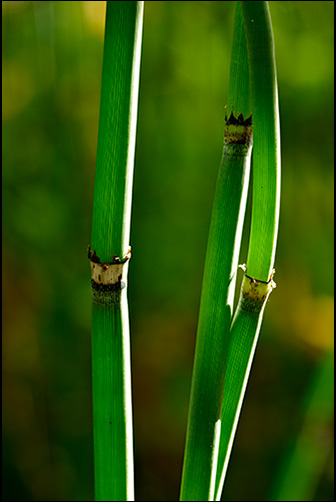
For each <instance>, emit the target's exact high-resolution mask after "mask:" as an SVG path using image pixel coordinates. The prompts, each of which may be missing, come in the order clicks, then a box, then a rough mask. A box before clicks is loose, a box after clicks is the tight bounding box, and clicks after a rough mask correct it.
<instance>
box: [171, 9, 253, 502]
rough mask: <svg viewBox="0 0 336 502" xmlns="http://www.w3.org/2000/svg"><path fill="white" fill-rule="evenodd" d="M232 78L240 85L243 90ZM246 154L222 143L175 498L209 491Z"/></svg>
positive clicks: (238, 104)
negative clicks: (183, 448) (182, 457)
mask: <svg viewBox="0 0 336 502" xmlns="http://www.w3.org/2000/svg"><path fill="white" fill-rule="evenodd" d="M238 15H239V14H238ZM242 39H244V34H243V29H242V19H241V17H240V19H238V21H237V22H236V24H235V32H234V42H233V51H232V56H231V75H230V92H229V104H230V105H232V106H233V109H234V110H235V111H236V110H238V111H239V112H245V117H247V116H248V115H247V113H248V106H249V105H248V104H249V95H248V92H246V91H247V90H248V73H247V72H248V66H247V57H246V45H245V44H242ZM244 56H245V57H244ZM237 82H240V83H241V85H243V86H245V92H244V93H241V92H240V88H239V86H238V85H237V84H236V83H237ZM243 89H244V87H243ZM229 113H230V112H229ZM250 159H251V147H249V148H246V147H244V146H237V145H235V147H234V148H232V147H231V146H229V145H225V146H224V149H223V157H222V161H221V164H220V168H219V174H218V179H217V185H216V192H215V198H214V203H213V208H212V218H211V223H210V230H209V237H208V245H207V254H206V260H205V267H204V274H203V286H202V296H201V304H200V312H199V319H198V328H197V338H196V348H195V359H194V367H193V377H192V388H191V397H190V404H189V415H188V426H187V437H186V445H185V453H184V463H183V471H182V482H181V492H180V500H212V498H213V495H214V489H215V484H214V483H215V475H216V466H217V454H218V446H219V438H220V418H221V409H222V399H223V386H224V370H225V364H226V358H227V352H228V346H229V327H230V323H231V316H232V309H233V298H234V288H235V281H236V272H237V266H238V256H239V249H240V241H241V235H242V228H243V222H244V216H245V207H246V198H247V189H248V181H249V172H250Z"/></svg>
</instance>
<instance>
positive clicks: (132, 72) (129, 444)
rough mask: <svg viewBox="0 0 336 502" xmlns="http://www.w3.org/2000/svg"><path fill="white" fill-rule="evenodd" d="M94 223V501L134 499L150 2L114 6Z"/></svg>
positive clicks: (108, 21)
mask: <svg viewBox="0 0 336 502" xmlns="http://www.w3.org/2000/svg"><path fill="white" fill-rule="evenodd" d="M106 4H107V7H106V9H107V10H106V26H105V43H104V57H103V72H102V88H101V104H100V117H99V133H98V149H97V161H96V174H95V189H94V203H93V217H92V236H91V247H89V258H90V261H91V274H92V276H91V284H92V300H93V301H92V393H93V428H94V479H95V499H96V500H98V501H116V500H125V501H126V500H134V468H133V427H132V397H131V366H130V340H129V318H128V305H127V288H126V286H127V269H128V263H129V258H130V252H129V237H130V217H131V200H132V183H133V163H134V149H135V135H136V122H137V105H138V92H139V72H140V54H141V40H142V19H143V2H121V1H120V2H119V1H114V2H107V3H106Z"/></svg>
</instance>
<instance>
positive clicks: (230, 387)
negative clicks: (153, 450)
mask: <svg viewBox="0 0 336 502" xmlns="http://www.w3.org/2000/svg"><path fill="white" fill-rule="evenodd" d="M241 5H242V12H243V18H244V26H245V32H246V41H247V48H248V57H249V69H250V86H251V104H252V114H253V141H254V144H253V159H254V164H253V204H252V226H251V234H250V242H249V251H248V263H247V268H246V269H245V270H246V273H245V277H244V279H243V283H242V288H241V292H240V298H239V302H238V306H237V309H236V312H235V315H234V319H233V322H232V326H231V328H230V348H229V354H228V362H227V368H226V373H225V386H224V397H223V411H222V433H221V438H220V445H219V460H218V467H217V476H216V489H215V494H216V500H220V497H221V492H222V489H223V484H224V480H225V476H226V472H227V467H228V463H229V458H230V453H231V449H232V444H233V440H234V436H235V432H236V428H237V424H238V420H239V416H240V411H241V407H242V402H243V398H244V394H245V390H246V385H247V381H248V377H249V373H250V369H251V365H252V361H253V355H254V351H255V348H256V344H257V339H258V335H259V331H260V327H261V323H262V317H263V313H264V308H265V305H266V302H267V299H268V296H269V294H270V293H271V291H272V289H273V288H274V287H275V284H274V283H273V280H272V279H273V265H274V257H275V250H276V242H277V230H278V219H279V204H280V133H279V112H278V94H277V82H276V70H275V57H274V43H273V34H272V26H271V19H270V15H269V10H268V4H267V2H259V1H257V2H254V1H249V2H247V1H245V2H241ZM256 139H257V140H256Z"/></svg>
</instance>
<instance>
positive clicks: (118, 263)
mask: <svg viewBox="0 0 336 502" xmlns="http://www.w3.org/2000/svg"><path fill="white" fill-rule="evenodd" d="M88 257H89V259H90V262H91V263H90V264H91V286H92V301H93V303H100V304H110V305H112V304H116V303H120V298H121V291H122V290H123V289H125V288H126V286H127V272H128V262H129V260H130V257H131V249H129V250H128V253H127V254H126V256H124V258H122V259H120V258H119V257H118V256H116V255H114V256H113V257H112V263H100V259H99V257H98V256H97V254H96V252H95V250H93V251H92V252H91V248H90V246H89V247H88Z"/></svg>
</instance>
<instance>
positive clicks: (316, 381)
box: [2, 1, 334, 501]
mask: <svg viewBox="0 0 336 502" xmlns="http://www.w3.org/2000/svg"><path fill="white" fill-rule="evenodd" d="M234 5H235V2H228V1H226V2H216V1H215V2H172V1H170V2H167V1H166V2H146V5H145V15H144V35H143V55H142V68H141V86H140V100H139V118H138V134H137V149H136V166H135V178H134V199H133V216H132V233H131V246H132V254H133V257H132V262H131V265H130V274H129V275H130V277H129V299H130V313H131V341H132V372H133V375H132V377H133V402H134V442H135V465H136V499H137V500H139V501H140V500H177V499H178V494H179V484H180V475H181V468H182V459H183V449H184V438H185V429H186V420H187V412H188V400H189V391H190V383H191V372H192V363H193V351H194V343H195V333H196V325H197V314H198V306H199V299H200V291H201V280H202V272H203V264H204V258H205V250H206V242H207V232H208V227H209V221H210V214H211V206H212V200H213V196H214V189H215V183H216V176H217V169H218V165H219V161H220V157H221V151H222V135H223V124H224V106H225V105H226V104H227V102H226V99H227V94H228V79H229V68H230V51H231V42H232V30H233V17H234ZM270 10H271V16H272V21H273V28H274V37H275V47H276V59H277V70H278V82H279V97H280V113H281V134H282V136H281V141H282V200H281V219H280V231H279V241H278V251H277V257H276V276H275V280H276V282H277V289H276V290H275V292H274V293H273V294H272V296H271V298H270V301H269V303H268V305H267V308H266V312H265V317H264V323H263V327H262V331H261V335H260V340H259V344H258V348H257V353H256V356H255V360H254V364H253V368H252V373H251V377H250V381H249V384H248V391H247V395H246V398H245V402H244V406H243V412H242V416H241V420H240V424H239V428H238V433H237V437H236V440H235V445H234V450H233V454H232V457H231V462H230V467H229V471H228V475H227V481H226V484H225V488H224V494H223V500H231V501H234V500H246V501H247V500H316V501H317V500H323V501H328V500H334V497H333V486H334V485H333V471H334V465H333V311H334V310H333V309H334V302H333V286H334V271H333V256H334V254H333V242H334V232H333V215H334V207H333V202H334V191H333V190H334V188H333V186H334V184H333V181H334V180H333V163H334V160H333V145H334V130H333V123H334V122H333V119H334V102H333V76H334V52H333V51H334V2H323V1H322V2H321V1H315V2H285V1H281V2H270ZM104 16H105V2H79V1H77V2H48V1H42V2H22V1H16V2H6V1H5V2H2V29H3V34H2V43H3V49H2V54H3V62H2V70H3V74H2V93H3V94H2V97H3V102H2V104H3V136H2V138H3V187H2V197H3V199H2V200H3V206H2V209H3V234H2V235H3V297H2V298H3V482H2V490H3V500H7V501H11V500H25V501H31V500H59V501H61V500H64V501H66V500H93V474H92V468H93V461H92V417H91V415H92V408H91V373H90V372H91V369H90V316H91V292H90V272H89V263H88V260H87V254H86V249H87V245H88V244H89V242H90V233H91V210H92V200H93V187H94V170H95V156H96V147H97V133H98V119H99V102H100V82H101V66H102V53H103V37H104ZM248 206H249V207H248V212H247V216H246V224H245V231H244V241H243V245H242V250H241V260H240V263H244V262H245V261H246V250H247V245H248V230H249V218H250V206H251V200H250V197H249V203H248ZM240 273H241V272H239V274H240Z"/></svg>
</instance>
